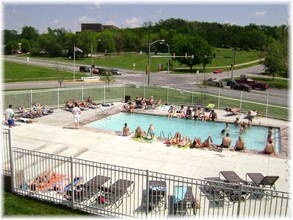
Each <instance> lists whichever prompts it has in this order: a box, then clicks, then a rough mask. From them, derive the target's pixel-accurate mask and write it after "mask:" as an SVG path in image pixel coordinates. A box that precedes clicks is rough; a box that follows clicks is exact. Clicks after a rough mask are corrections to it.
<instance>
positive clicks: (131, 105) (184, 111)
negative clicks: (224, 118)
mask: <svg viewBox="0 0 293 220" xmlns="http://www.w3.org/2000/svg"><path fill="white" fill-rule="evenodd" d="M161 103H162V100H161V99H160V98H158V100H157V101H155V100H154V97H153V96H151V97H150V98H149V99H146V98H144V97H136V98H135V101H134V102H131V101H130V100H128V102H127V103H126V105H125V106H124V108H125V109H126V110H127V111H128V112H130V113H132V112H133V110H134V109H135V108H142V109H148V108H152V107H157V106H158V105H161ZM165 106H167V107H168V108H167V109H168V110H167V111H168V113H167V117H168V118H178V119H181V118H183V119H192V120H202V121H208V120H209V121H213V122H216V121H217V119H218V117H217V113H216V111H215V110H214V109H206V108H204V107H197V106H194V107H191V106H184V105H181V106H180V107H175V106H173V105H165ZM226 111H228V110H226ZM231 111H232V110H231ZM233 113H235V114H238V113H239V110H238V109H237V110H233ZM256 115H257V111H256V110H255V111H253V110H250V111H248V113H247V115H246V119H247V122H246V121H240V120H239V117H236V119H235V121H234V122H233V124H234V125H235V126H237V127H239V137H238V139H237V140H236V142H235V145H234V146H231V144H232V140H231V137H230V134H229V132H228V131H229V123H226V125H225V127H224V128H223V129H222V130H221V131H220V132H221V134H222V135H223V138H222V142H221V143H220V144H216V143H214V142H213V138H212V135H211V134H209V135H208V137H207V138H206V139H205V140H204V141H202V140H201V138H200V137H195V138H194V139H193V140H191V139H190V137H188V136H185V135H184V136H181V133H180V132H179V131H177V132H176V133H175V135H174V137H172V138H168V140H165V142H164V143H165V144H167V145H168V146H170V145H173V146H178V147H183V146H184V147H189V148H209V149H218V148H229V149H230V150H235V151H243V152H246V147H245V142H244V140H243V138H242V134H243V133H245V132H246V130H247V129H248V128H250V127H252V120H253V118H254V117H255V116H256ZM269 131H271V129H269ZM130 134H131V133H130V132H129V128H128V127H127V124H126V123H125V125H124V127H123V132H122V135H123V136H128V135H130ZM268 136H269V135H268ZM134 137H135V138H149V139H154V138H155V128H154V125H152V124H150V126H149V128H148V131H147V132H145V131H143V130H142V129H141V127H139V126H138V127H137V128H136V129H135V132H134ZM261 153H264V154H274V155H276V154H275V151H274V144H273V141H272V137H271V135H270V137H268V138H267V143H266V146H265V149H264V150H263V151H261Z"/></svg>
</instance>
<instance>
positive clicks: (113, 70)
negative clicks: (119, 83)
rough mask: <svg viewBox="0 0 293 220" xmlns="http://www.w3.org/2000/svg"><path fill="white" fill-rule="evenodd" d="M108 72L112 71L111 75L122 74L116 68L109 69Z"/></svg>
mask: <svg viewBox="0 0 293 220" xmlns="http://www.w3.org/2000/svg"><path fill="white" fill-rule="evenodd" d="M110 73H112V75H122V72H121V71H119V70H117V69H110Z"/></svg>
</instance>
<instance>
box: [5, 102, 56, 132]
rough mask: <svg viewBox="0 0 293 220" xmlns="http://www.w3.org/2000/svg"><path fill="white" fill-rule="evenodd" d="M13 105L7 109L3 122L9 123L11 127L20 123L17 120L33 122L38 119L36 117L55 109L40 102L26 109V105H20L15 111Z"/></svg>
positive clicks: (27, 122)
mask: <svg viewBox="0 0 293 220" xmlns="http://www.w3.org/2000/svg"><path fill="white" fill-rule="evenodd" d="M12 107H13V106H12V105H11V104H10V105H9V106H8V108H7V109H6V110H5V112H4V121H3V122H2V124H3V125H8V126H9V128H12V127H15V126H19V125H20V124H17V123H15V122H22V123H26V124H29V123H33V122H36V121H37V120H36V119H35V118H39V117H43V116H45V115H48V114H51V113H53V112H54V110H53V109H51V108H49V107H48V106H47V105H43V106H42V105H41V104H40V103H38V102H37V103H33V104H32V105H31V108H30V109H26V108H24V106H19V107H18V112H17V113H15V112H14V110H13V109H12Z"/></svg>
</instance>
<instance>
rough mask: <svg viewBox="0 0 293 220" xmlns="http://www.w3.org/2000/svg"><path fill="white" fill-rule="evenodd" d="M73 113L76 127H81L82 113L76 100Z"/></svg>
mask: <svg viewBox="0 0 293 220" xmlns="http://www.w3.org/2000/svg"><path fill="white" fill-rule="evenodd" d="M72 114H73V121H74V126H75V129H79V115H80V114H81V110H80V108H79V105H78V103H77V102H75V106H74V107H73V109H72Z"/></svg>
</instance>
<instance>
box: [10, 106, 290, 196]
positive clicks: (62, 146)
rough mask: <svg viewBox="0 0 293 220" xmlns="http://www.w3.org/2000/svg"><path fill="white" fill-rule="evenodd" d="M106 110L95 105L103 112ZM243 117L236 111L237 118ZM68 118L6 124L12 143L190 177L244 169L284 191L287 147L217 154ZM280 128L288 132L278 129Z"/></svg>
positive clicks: (89, 114) (60, 114) (60, 113)
mask: <svg viewBox="0 0 293 220" xmlns="http://www.w3.org/2000/svg"><path fill="white" fill-rule="evenodd" d="M114 107H115V108H116V107H117V109H122V103H115V104H114ZM108 108H109V107H101V109H103V110H107V109H108ZM110 108H113V106H112V107H110ZM97 111H100V109H99V110H95V109H90V110H87V111H83V112H82V114H81V120H82V121H83V122H85V121H88V120H89V119H90V118H93V117H94V118H95V116H96V113H97ZM149 111H150V110H149ZM216 111H217V113H218V118H219V120H221V121H230V122H232V121H234V119H235V116H230V117H227V116H226V112H225V111H223V110H216ZM156 112H157V113H158V111H156ZM243 116H244V115H240V119H242V118H243ZM72 119H73V116H72V114H71V113H70V112H68V111H65V110H63V109H57V110H55V112H54V113H53V114H51V115H48V116H44V117H42V118H38V119H37V122H35V123H33V124H22V125H21V126H17V127H14V128H12V135H13V139H12V140H13V146H15V147H20V148H25V149H31V150H38V151H42V152H48V153H54V154H59V155H64V156H73V157H76V158H80V159H85V160H91V161H96V162H102V163H107V164H113V165H120V166H126V167H131V168H138V169H149V170H151V171H158V172H163V173H168V174H174V175H180V176H186V177H194V178H205V177H208V176H218V174H219V172H220V171H223V170H233V171H235V172H236V173H238V174H239V176H240V177H242V178H243V179H245V174H246V173H249V172H260V173H262V174H263V175H278V176H280V178H279V180H278V181H277V182H276V189H277V190H281V191H286V192H289V191H290V186H289V176H290V175H289V170H290V166H289V163H290V159H289V158H288V157H289V156H288V150H286V152H285V153H283V154H282V155H278V156H277V157H274V156H268V155H260V154H255V153H254V154H253V153H240V152H234V151H230V150H229V149H224V151H223V152H222V153H219V152H215V151H209V150H201V149H180V148H175V147H166V145H165V144H163V142H162V141H155V142H153V143H141V142H138V141H134V140H131V138H130V137H122V136H119V135H118V134H117V132H112V133H105V132H98V131H96V130H91V129H87V128H85V127H81V128H80V129H79V130H75V129H73V124H72ZM254 123H256V124H262V125H272V126H278V127H283V128H284V127H289V124H290V123H289V122H285V121H280V120H273V119H268V118H257V119H255V120H254ZM284 132H289V131H288V129H284ZM282 136H285V135H284V134H282ZM288 138H289V136H288V135H287V136H286V138H285V139H284V140H283V141H282V149H288V143H289V140H288ZM150 155H151V156H150Z"/></svg>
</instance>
